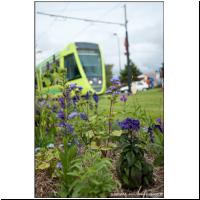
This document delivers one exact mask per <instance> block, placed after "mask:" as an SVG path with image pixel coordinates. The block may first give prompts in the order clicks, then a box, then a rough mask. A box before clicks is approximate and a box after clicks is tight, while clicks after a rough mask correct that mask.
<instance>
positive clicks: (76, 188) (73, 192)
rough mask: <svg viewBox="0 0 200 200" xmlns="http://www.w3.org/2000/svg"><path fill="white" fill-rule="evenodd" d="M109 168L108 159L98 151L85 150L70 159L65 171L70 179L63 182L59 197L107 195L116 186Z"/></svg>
mask: <svg viewBox="0 0 200 200" xmlns="http://www.w3.org/2000/svg"><path fill="white" fill-rule="evenodd" d="M111 169H112V164H111V162H110V160H109V159H108V158H102V157H101V153H100V152H96V151H87V152H85V154H84V155H83V156H81V157H79V158H78V159H75V160H74V161H72V163H71V170H70V172H68V173H67V175H68V177H69V179H70V180H71V181H70V182H69V181H68V182H67V184H66V183H63V185H62V193H60V194H61V197H73V198H74V197H76V198H78V197H85V198H86V197H107V196H108V195H109V194H110V193H111V192H112V191H113V190H114V189H116V187H117V182H116V181H115V180H114V179H113V176H112V172H111ZM66 195H67V196H66Z"/></svg>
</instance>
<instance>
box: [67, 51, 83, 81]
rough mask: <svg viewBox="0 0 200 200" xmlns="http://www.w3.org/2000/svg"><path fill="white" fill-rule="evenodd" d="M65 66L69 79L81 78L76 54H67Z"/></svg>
mask: <svg viewBox="0 0 200 200" xmlns="http://www.w3.org/2000/svg"><path fill="white" fill-rule="evenodd" d="M65 67H66V68H67V79H68V80H73V79H77V78H81V75H80V72H79V69H78V66H77V63H76V60H75V57H74V54H70V55H68V56H65Z"/></svg>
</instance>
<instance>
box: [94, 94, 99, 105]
mask: <svg viewBox="0 0 200 200" xmlns="http://www.w3.org/2000/svg"><path fill="white" fill-rule="evenodd" d="M93 99H94V101H95V102H96V103H98V101H99V97H98V95H97V94H96V93H94V94H93Z"/></svg>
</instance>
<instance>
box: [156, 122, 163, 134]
mask: <svg viewBox="0 0 200 200" xmlns="http://www.w3.org/2000/svg"><path fill="white" fill-rule="evenodd" d="M154 127H155V128H157V129H158V130H159V131H160V132H161V133H163V129H162V127H161V125H158V124H155V126H154Z"/></svg>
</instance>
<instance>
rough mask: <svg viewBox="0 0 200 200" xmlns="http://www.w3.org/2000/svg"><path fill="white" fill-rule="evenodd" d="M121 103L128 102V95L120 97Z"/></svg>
mask: <svg viewBox="0 0 200 200" xmlns="http://www.w3.org/2000/svg"><path fill="white" fill-rule="evenodd" d="M120 101H122V102H126V101H127V97H126V95H124V94H123V95H122V96H121V97H120Z"/></svg>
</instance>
